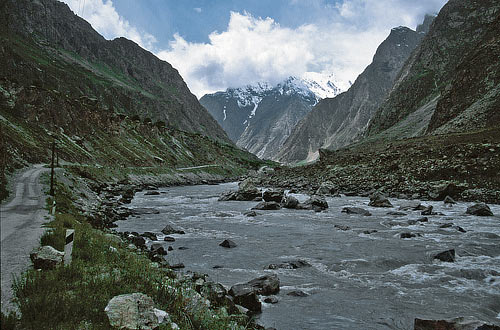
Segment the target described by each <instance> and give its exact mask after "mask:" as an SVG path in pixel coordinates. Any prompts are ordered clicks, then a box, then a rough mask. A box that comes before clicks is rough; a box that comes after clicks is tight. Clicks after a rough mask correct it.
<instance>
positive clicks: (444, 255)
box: [434, 249, 455, 262]
mask: <svg viewBox="0 0 500 330" xmlns="http://www.w3.org/2000/svg"><path fill="white" fill-rule="evenodd" d="M434 259H438V260H441V261H444V262H454V261H455V249H451V250H448V251H443V252H440V253H438V254H436V255H435V256H434Z"/></svg>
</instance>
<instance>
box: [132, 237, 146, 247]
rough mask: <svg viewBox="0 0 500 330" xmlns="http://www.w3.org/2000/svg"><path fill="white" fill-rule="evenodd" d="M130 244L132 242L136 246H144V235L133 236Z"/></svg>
mask: <svg viewBox="0 0 500 330" xmlns="http://www.w3.org/2000/svg"><path fill="white" fill-rule="evenodd" d="M131 242H132V244H134V245H135V246H137V247H139V248H140V247H145V246H146V240H145V239H144V237H141V236H134V237H132V239H131Z"/></svg>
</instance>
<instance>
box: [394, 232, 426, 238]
mask: <svg viewBox="0 0 500 330" xmlns="http://www.w3.org/2000/svg"><path fill="white" fill-rule="evenodd" d="M417 236H421V235H420V234H413V233H401V234H400V235H399V237H401V238H414V237H417Z"/></svg>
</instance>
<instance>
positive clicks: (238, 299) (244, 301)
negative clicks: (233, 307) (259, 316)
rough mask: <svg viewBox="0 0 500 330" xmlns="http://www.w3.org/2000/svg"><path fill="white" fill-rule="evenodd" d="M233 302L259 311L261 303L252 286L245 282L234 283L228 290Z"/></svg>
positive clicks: (253, 310)
mask: <svg viewBox="0 0 500 330" xmlns="http://www.w3.org/2000/svg"><path fill="white" fill-rule="evenodd" d="M229 295H231V296H232V297H233V301H234V303H235V304H238V305H241V306H243V307H245V308H247V309H249V310H250V311H252V312H260V311H261V309H262V304H261V302H260V300H259V297H258V296H257V293H256V292H255V290H254V288H252V287H251V286H250V285H248V284H246V283H242V284H235V285H233V286H232V287H231V289H230V290H229Z"/></svg>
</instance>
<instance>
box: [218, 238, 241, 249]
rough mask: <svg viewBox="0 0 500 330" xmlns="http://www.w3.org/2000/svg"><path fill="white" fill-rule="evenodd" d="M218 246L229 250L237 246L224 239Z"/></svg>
mask: <svg viewBox="0 0 500 330" xmlns="http://www.w3.org/2000/svg"><path fill="white" fill-rule="evenodd" d="M219 246H222V247H225V248H228V249H231V248H235V247H237V246H238V245H236V243H235V242H233V241H231V240H230V239H225V240H224V241H223V242H222V243H220V244H219Z"/></svg>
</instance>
